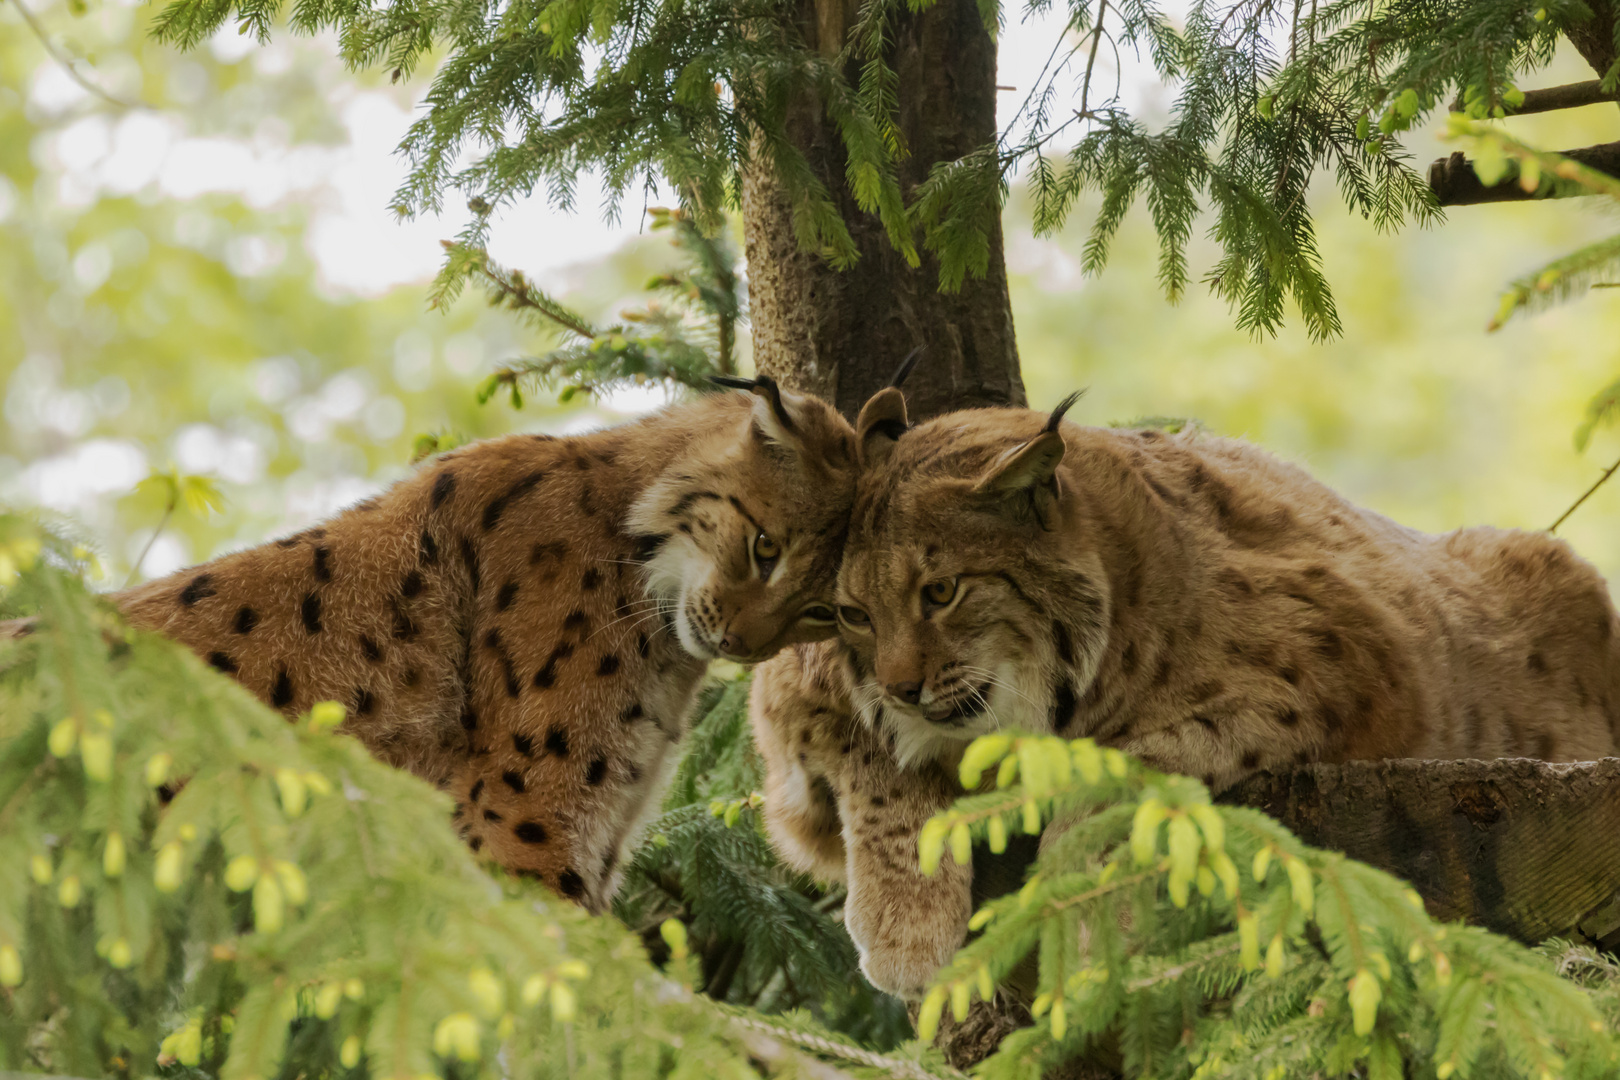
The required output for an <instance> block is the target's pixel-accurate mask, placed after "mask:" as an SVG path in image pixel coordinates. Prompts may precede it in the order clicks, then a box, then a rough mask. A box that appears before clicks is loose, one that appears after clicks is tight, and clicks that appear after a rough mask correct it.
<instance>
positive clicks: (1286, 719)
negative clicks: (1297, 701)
mask: <svg viewBox="0 0 1620 1080" xmlns="http://www.w3.org/2000/svg"><path fill="white" fill-rule="evenodd" d="M1277 723H1279V724H1281V725H1282V726H1283V727H1293V726H1294V725H1295V724H1298V723H1299V712H1298V711H1297V710H1295V709H1284V710H1282V711H1281V712H1279V713H1278V714H1277Z"/></svg>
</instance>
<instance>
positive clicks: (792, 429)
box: [709, 375, 850, 469]
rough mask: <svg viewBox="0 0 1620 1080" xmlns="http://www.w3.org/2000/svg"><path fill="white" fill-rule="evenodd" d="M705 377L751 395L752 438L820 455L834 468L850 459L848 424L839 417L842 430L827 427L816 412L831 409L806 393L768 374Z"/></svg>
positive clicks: (843, 465) (842, 466) (750, 420)
mask: <svg viewBox="0 0 1620 1080" xmlns="http://www.w3.org/2000/svg"><path fill="white" fill-rule="evenodd" d="M709 381H710V382H712V383H714V384H716V385H718V386H726V387H730V388H731V389H734V390H746V391H748V392H749V393H751V394H753V395H754V407H753V408H752V409H751V410H750V411H749V416H748V424H749V431H750V432H751V433H752V435H753V437H754V438H757V439H761V440H763V441H765V442H769V443H775V444H776V445H778V446H783V447H787V448H788V449H790V450H796V451H798V452H799V453H801V454H804V455H806V456H809V457H816V458H819V459H822V460H824V461H825V462H826V464H828V465H830V466H832V467H834V468H840V469H841V468H847V467H848V465H849V459H850V448H849V435H848V432H849V427H848V425H847V424H844V423H843V422H842V421H839V422H838V427H841V428H842V432H839V431H837V430H833V429H831V428H829V425H828V424H827V423H826V422H825V420H824V418H823V417H822V416H820V415H818V412H820V413H830V412H831V410H830V409H828V408H827V407H826V406H824V405H822V404H821V403H820V402H819V401H817V400H815V399H814V398H811V397H809V396H807V395H801V394H795V393H793V392H792V391H787V390H783V389H782V388H781V387H780V386H778V385H777V384H776V380H775V379H773V378H771V377H770V376H769V375H760V376H757V377H755V378H752V379H747V378H743V377H741V376H737V375H710V376H709Z"/></svg>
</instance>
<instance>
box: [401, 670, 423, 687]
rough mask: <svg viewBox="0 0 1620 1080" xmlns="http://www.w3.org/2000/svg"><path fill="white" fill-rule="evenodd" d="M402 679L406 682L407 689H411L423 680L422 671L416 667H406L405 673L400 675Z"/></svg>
mask: <svg viewBox="0 0 1620 1080" xmlns="http://www.w3.org/2000/svg"><path fill="white" fill-rule="evenodd" d="M400 681H401V682H402V683H403V684H404V686H405V689H407V690H409V689H410V688H411V687H413V686H415V685H416V684H417V683H419V682H421V681H422V673H421V672H420V671H418V670H416V669H415V668H414V667H408V668H406V669H405V674H404V675H403V676H401V677H400Z"/></svg>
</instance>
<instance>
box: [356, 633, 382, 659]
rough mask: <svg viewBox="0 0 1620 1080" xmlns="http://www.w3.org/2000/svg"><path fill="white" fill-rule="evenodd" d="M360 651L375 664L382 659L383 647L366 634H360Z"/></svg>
mask: <svg viewBox="0 0 1620 1080" xmlns="http://www.w3.org/2000/svg"><path fill="white" fill-rule="evenodd" d="M360 651H361V653H363V654H364V655H365V658H366V659H367V660H370V661H371V662H372V663H373V664H375V663H378V662H380V661H381V660H382V647H381V646H379V645H378V644H377V643H376V642H375V641H372V640H371V639H370V638H369V637H367V636H366V635H364V634H361V635H360Z"/></svg>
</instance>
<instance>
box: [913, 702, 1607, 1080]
mask: <svg viewBox="0 0 1620 1080" xmlns="http://www.w3.org/2000/svg"><path fill="white" fill-rule="evenodd" d="M1007 763H1011V764H1010V765H1008V764H1007ZM992 769H996V770H998V771H997V786H998V788H999V790H997V791H994V792H989V793H986V794H982V795H974V796H970V797H968V798H964V799H962V800H961V801H960V802H958V803H957V804H956V806H955V807H954V808H953V809H951V810H950V811H947V812H946V813H944V814H941V815H939V816H938V817H936V818H934V819H933V821H931V822H930V823H929V826H928V828H927V829H926V830H925V832H924V837H923V841H922V848H923V850H922V852H921V856H922V860H923V864H924V866H925V867H926V866H928V865H930V864H936V865H937V863H938V860H939V858H940V857H941V853H942V851H943V850H944V847H945V839H944V838H945V837H946V836H947V835H950V834H953V833H956V832H959V831H965V832H967V833H969V834H971V835H972V837H974V838H975V839H984V840H988V841H989V842H990V843H991V845H992V846H995V844H996V839H997V836H998V835H1004V834H1005V829H1007V828H1009V827H1014V826H1015V824H1016V825H1017V826H1019V827H1024V828H1026V829H1027V828H1028V826H1029V823H1030V822H1031V820H1032V819H1033V821H1034V822H1035V823H1036V824H1037V827H1038V824H1039V822H1040V821H1043V820H1044V821H1048V822H1051V821H1056V822H1059V823H1060V824H1059V825H1053V826H1048V827H1053V828H1062V830H1063V831H1062V832H1061V835H1059V836H1058V837H1056V838H1055V840H1052V841H1051V842H1049V844H1048V846H1047V848H1046V850H1045V851H1044V853H1043V854H1042V855H1041V857H1040V859H1039V861H1038V863H1037V864H1036V866H1035V867H1034V873H1033V875H1032V876H1031V878H1030V880H1029V883H1028V885H1026V886H1025V888H1024V889H1023V890H1022V891H1020V892H1019V893H1017V894H1015V895H1012V896H1007V897H1003V898H1001V899H999V900H995V901H992V902H991V903H989V904H987V905H986V906H985V907H984V908H982V909H981V910H980V911H979V912H978V913H977V914H976V915H975V916H974V919H973V922H972V926H973V928H974V929H976V930H979V931H981V933H980V936H979V937H978V938H977V939H975V940H974V941H972V942H971V943H969V944H968V945H967V946H966V947H964V948H963V949H962V951H961V952H959V953H958V954H957V956H956V959H955V960H954V961H953V962H952V964H951V965H950V966H949V967H947V968H946V969H945V970H943V971H941V972H940V974H939V975H938V977H937V978H936V981H935V983H934V986H933V988H932V990H931V991H930V993H929V995H928V997H927V998H926V999H925V1001H924V1003H923V1008H922V1016H921V1019H920V1020H919V1029H920V1030H919V1033H920V1034H921V1035H922V1036H923V1037H925V1038H926V1037H928V1036H929V1035H930V1034H931V1033H932V1027H933V1025H934V1024H937V1023H938V1021H939V1020H940V1018H941V1016H942V1014H943V1012H944V1010H945V1008H946V1007H947V1004H948V1005H949V1007H950V1008H951V1009H952V1010H953V1011H954V1012H955V1013H956V1014H957V1015H958V1016H961V1015H964V1014H965V1013H966V1010H967V1008H968V1005H969V1003H970V1001H971V999H972V997H973V996H975V995H978V996H981V997H988V996H989V993H990V988H992V987H993V986H995V985H996V984H997V983H999V982H1000V981H1002V980H1003V979H1005V978H1006V977H1007V976H1008V975H1010V974H1011V973H1012V971H1013V969H1014V968H1015V967H1016V966H1017V964H1018V963H1019V961H1020V959H1021V958H1022V957H1023V956H1024V955H1025V954H1026V953H1027V952H1028V951H1029V950H1030V949H1035V950H1036V952H1037V954H1038V956H1039V960H1040V977H1039V987H1038V991H1037V993H1038V995H1039V996H1037V997H1036V998H1035V1001H1034V1005H1033V1008H1032V1010H1031V1011H1032V1013H1033V1014H1034V1016H1035V1018H1036V1022H1035V1024H1034V1025H1033V1026H1032V1027H1029V1028H1026V1029H1023V1030H1021V1031H1017V1032H1015V1033H1013V1034H1012V1035H1010V1036H1008V1037H1007V1039H1006V1041H1005V1042H1003V1043H1002V1044H1001V1047H1000V1049H999V1050H998V1051H997V1052H996V1053H995V1055H993V1056H992V1057H990V1058H989V1059H988V1060H987V1061H985V1063H984V1064H983V1065H982V1066H981V1075H983V1076H984V1077H986V1078H987V1080H988V1078H1007V1080H1011V1078H1014V1077H1016V1078H1021V1080H1034V1078H1036V1077H1038V1076H1039V1075H1040V1074H1041V1072H1042V1071H1043V1070H1045V1069H1048V1068H1051V1067H1052V1066H1054V1065H1056V1064H1058V1063H1059V1062H1061V1061H1064V1060H1066V1059H1069V1058H1072V1057H1074V1056H1076V1055H1081V1054H1086V1053H1090V1052H1095V1051H1097V1050H1099V1049H1102V1048H1104V1047H1106V1046H1108V1045H1110V1044H1111V1043H1113V1044H1117V1047H1118V1050H1119V1052H1120V1053H1121V1054H1122V1055H1123V1058H1124V1062H1125V1067H1126V1071H1127V1074H1128V1075H1131V1076H1150V1075H1151V1076H1155V1077H1188V1078H1198V1080H1206V1078H1207V1080H1214V1078H1217V1077H1232V1078H1237V1077H1244V1078H1254V1080H1280V1078H1283V1077H1302V1076H1313V1075H1321V1076H1341V1075H1351V1074H1353V1075H1360V1076H1365V1077H1369V1078H1378V1080H1399V1078H1401V1077H1403V1076H1412V1077H1442V1078H1444V1077H1449V1076H1453V1075H1455V1076H1459V1077H1491V1078H1497V1077H1501V1078H1507V1077H1526V1078H1530V1080H1544V1078H1548V1077H1569V1078H1573V1077H1594V1078H1595V1077H1602V1076H1612V1075H1614V1072H1615V1069H1616V1065H1617V1063H1620V1045H1617V1044H1616V1041H1615V1040H1614V1038H1613V1037H1612V1036H1611V1035H1610V1034H1609V1028H1608V1027H1607V1026H1606V1024H1605V1023H1604V1020H1605V1018H1606V1017H1607V1015H1608V1014H1611V1013H1612V1012H1613V1011H1614V1005H1613V1002H1612V1000H1611V999H1612V996H1613V994H1614V991H1613V990H1612V989H1606V990H1605V991H1604V992H1605V993H1606V994H1607V995H1609V997H1605V998H1602V999H1600V1000H1601V1001H1602V1002H1603V1003H1604V1008H1603V1009H1602V1011H1601V1012H1600V1009H1599V1008H1598V1007H1597V1005H1598V1004H1599V1002H1595V1001H1594V1000H1593V998H1592V997H1590V996H1589V995H1588V994H1587V993H1586V992H1584V991H1583V990H1582V989H1581V988H1580V987H1579V986H1577V985H1575V984H1574V983H1572V982H1570V981H1567V980H1564V979H1560V978H1559V977H1558V975H1559V972H1558V971H1557V970H1555V968H1554V967H1553V965H1552V964H1551V963H1549V962H1548V960H1547V959H1546V957H1545V956H1541V955H1537V954H1536V953H1534V952H1532V951H1530V950H1528V949H1525V948H1523V947H1522V946H1519V945H1516V944H1514V943H1512V942H1510V941H1507V940H1506V939H1503V938H1500V937H1497V936H1495V935H1493V934H1490V933H1488V932H1486V931H1484V930H1479V929H1476V928H1471V927H1466V926H1460V925H1449V926H1447V925H1441V924H1438V923H1436V922H1435V921H1434V920H1432V919H1430V918H1429V917H1428V915H1426V914H1425V913H1424V910H1423V906H1422V902H1421V901H1420V900H1419V898H1418V896H1417V894H1416V893H1415V892H1413V891H1412V890H1411V889H1409V888H1407V887H1405V886H1404V885H1403V884H1402V883H1400V882H1399V881H1396V880H1395V879H1393V878H1391V877H1390V876H1389V875H1387V874H1384V873H1382V872H1380V871H1377V870H1374V869H1371V868H1370V867H1367V866H1364V865H1362V864H1359V863H1356V862H1354V861H1352V860H1350V859H1347V858H1345V857H1344V856H1342V855H1337V854H1332V853H1329V852H1323V851H1318V850H1315V849H1313V848H1310V847H1307V846H1306V845H1304V844H1301V843H1300V842H1299V841H1298V840H1296V839H1295V838H1294V837H1293V836H1292V835H1291V834H1290V833H1289V832H1288V831H1287V830H1286V829H1284V828H1283V827H1282V826H1280V825H1279V824H1277V823H1276V822H1275V821H1273V820H1271V819H1270V818H1268V817H1266V816H1265V815H1263V814H1260V813H1258V812H1256V811H1254V810H1247V809H1241V808H1233V807H1216V806H1212V805H1211V804H1210V802H1209V794H1208V792H1207V791H1206V790H1205V788H1204V787H1203V785H1201V784H1200V783H1198V782H1197V781H1196V780H1192V779H1189V778H1187V777H1175V776H1165V775H1163V774H1161V773H1156V772H1153V771H1152V770H1149V769H1146V768H1144V767H1143V766H1141V765H1140V764H1138V763H1136V762H1134V761H1131V760H1130V759H1127V758H1125V757H1124V756H1123V755H1121V754H1119V753H1118V752H1117V751H1113V750H1099V749H1098V748H1097V747H1096V746H1095V745H1094V744H1092V743H1091V742H1090V740H1086V739H1081V740H1077V741H1074V742H1072V743H1071V742H1066V741H1064V740H1061V739H1057V738H1053V737H1050V736H1027V735H1018V736H1011V737H1009V736H1008V735H1005V734H1002V735H995V736H987V737H986V738H984V739H981V740H979V742H978V743H976V744H974V745H973V746H970V747H969V749H968V751H967V754H966V756H965V758H964V761H963V774H964V775H963V779H964V781H976V780H977V779H978V777H979V776H980V775H982V774H985V773H988V772H989V771H990V770H992ZM1032 805H1033V807H1034V810H1033V812H1032V811H1031V806H1032ZM1278 864H1280V866H1281V867H1282V869H1283V871H1284V872H1283V873H1280V874H1279V873H1276V872H1274V871H1273V866H1274V865H1278ZM1239 868H1242V869H1241V870H1240V869H1239ZM1262 952H1263V953H1264V959H1262ZM1605 963H1606V962H1605V961H1602V960H1600V959H1599V958H1597V957H1595V956H1592V955H1590V954H1578V953H1571V954H1569V956H1568V957H1567V958H1566V959H1565V961H1564V964H1563V966H1564V968H1565V969H1566V970H1570V971H1572V972H1579V973H1581V974H1583V975H1586V976H1593V973H1594V972H1595V971H1596V969H1598V968H1603V967H1604V966H1605ZM1605 970H1606V969H1605ZM1587 981H1590V982H1593V983H1594V984H1596V985H1601V986H1603V987H1608V985H1609V983H1610V981H1611V980H1610V979H1609V977H1608V976H1607V974H1605V975H1604V977H1603V978H1602V979H1598V978H1596V977H1592V978H1589V979H1588V980H1587Z"/></svg>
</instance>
